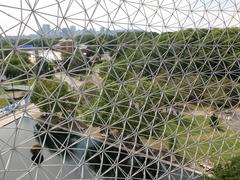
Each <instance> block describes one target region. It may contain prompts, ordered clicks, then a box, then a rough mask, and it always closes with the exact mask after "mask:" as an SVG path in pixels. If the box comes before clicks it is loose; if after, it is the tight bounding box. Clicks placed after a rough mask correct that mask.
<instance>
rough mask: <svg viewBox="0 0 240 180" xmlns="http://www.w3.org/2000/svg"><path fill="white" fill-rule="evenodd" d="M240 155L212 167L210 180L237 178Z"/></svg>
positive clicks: (238, 175) (239, 172)
mask: <svg viewBox="0 0 240 180" xmlns="http://www.w3.org/2000/svg"><path fill="white" fill-rule="evenodd" d="M239 169H240V156H238V157H234V158H232V160H231V161H230V162H228V163H226V164H220V165H218V166H217V167H216V168H214V174H213V175H214V177H213V178H211V179H212V180H238V179H239V177H240V171H239Z"/></svg>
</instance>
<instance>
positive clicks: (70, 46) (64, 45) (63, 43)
mask: <svg viewBox="0 0 240 180" xmlns="http://www.w3.org/2000/svg"><path fill="white" fill-rule="evenodd" d="M75 47H76V42H75V41H74V40H72V39H61V40H60V41H59V43H58V44H57V45H55V49H57V50H60V51H63V52H73V51H74V49H75Z"/></svg>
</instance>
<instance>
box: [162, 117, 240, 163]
mask: <svg viewBox="0 0 240 180" xmlns="http://www.w3.org/2000/svg"><path fill="white" fill-rule="evenodd" d="M209 121H210V120H209V118H207V117H204V116H197V117H192V116H185V117H183V119H181V120H177V119H175V120H174V119H173V120H170V122H169V123H168V124H167V127H166V133H165V139H166V140H169V139H170V138H173V137H174V136H175V137H176V140H177V141H176V145H175V146H174V150H175V152H176V153H177V154H178V155H180V156H182V157H184V158H185V162H190V161H197V162H199V163H201V162H204V161H205V160H206V159H209V160H210V161H211V162H212V163H214V164H218V163H219V162H227V161H228V160H230V159H231V158H232V157H233V156H240V140H239V137H240V134H239V133H238V132H234V131H230V130H226V131H222V130H221V131H219V130H217V129H214V128H212V127H210V126H209ZM220 123H221V121H220ZM220 127H221V129H224V126H223V125H221V124H220Z"/></svg>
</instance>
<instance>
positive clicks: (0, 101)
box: [0, 98, 8, 108]
mask: <svg viewBox="0 0 240 180" xmlns="http://www.w3.org/2000/svg"><path fill="white" fill-rule="evenodd" d="M7 105H8V100H7V99H6V98H0V108H3V107H5V106H7Z"/></svg>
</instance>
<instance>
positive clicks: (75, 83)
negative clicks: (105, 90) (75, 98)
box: [55, 72, 102, 90]
mask: <svg viewBox="0 0 240 180" xmlns="http://www.w3.org/2000/svg"><path fill="white" fill-rule="evenodd" d="M55 77H56V78H57V79H60V80H61V81H65V82H67V83H68V84H69V86H70V87H71V88H73V89H75V90H79V87H81V86H82V85H83V84H85V83H88V82H91V83H93V84H95V85H96V86H97V87H101V85H102V82H101V79H100V77H99V75H98V73H97V72H96V73H94V74H93V75H91V79H88V80H84V81H80V80H78V79H77V78H75V77H72V76H70V75H67V74H65V73H64V72H58V73H55Z"/></svg>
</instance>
